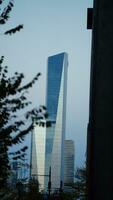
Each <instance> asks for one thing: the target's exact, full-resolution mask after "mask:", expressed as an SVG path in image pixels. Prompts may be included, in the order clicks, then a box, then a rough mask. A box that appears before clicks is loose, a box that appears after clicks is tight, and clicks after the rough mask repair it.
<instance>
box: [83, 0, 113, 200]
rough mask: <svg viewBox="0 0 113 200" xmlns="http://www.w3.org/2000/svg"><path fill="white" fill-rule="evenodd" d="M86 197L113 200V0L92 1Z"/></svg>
mask: <svg viewBox="0 0 113 200" xmlns="http://www.w3.org/2000/svg"><path fill="white" fill-rule="evenodd" d="M92 34H93V35H92V56H91V83H90V113H89V125H88V147H87V148H88V150H87V158H88V159H87V161H88V165H87V169H88V200H113V0H94V10H93V30H92Z"/></svg>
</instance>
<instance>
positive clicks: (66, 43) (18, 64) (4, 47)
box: [0, 0, 93, 166]
mask: <svg viewBox="0 0 113 200" xmlns="http://www.w3.org/2000/svg"><path fill="white" fill-rule="evenodd" d="M92 2H93V1H92V0H87V1H84V2H83V1H82V0H80V1H75V0H67V1H64V0H62V1H60V0H58V1H52V0H50V1H49V2H48V1H46V2H45V1H44V0H33V1H32V4H31V2H30V1H27V0H25V1H24V2H23V1H22V0H20V1H19V2H18V1H16V2H15V6H14V9H13V11H12V13H11V17H10V19H9V22H8V23H7V25H6V29H7V28H11V27H13V26H15V25H17V24H18V23H21V24H24V29H23V30H22V31H20V33H17V34H15V35H14V36H7V37H5V36H2V34H1V37H0V42H1V48H0V50H1V54H2V55H4V56H5V63H6V65H8V66H9V69H10V71H11V74H12V73H13V72H15V71H19V72H23V73H24V74H25V81H26V82H27V81H29V80H30V79H32V77H33V76H34V75H35V74H36V73H37V72H41V73H42V76H41V77H40V78H39V81H38V82H37V83H36V85H35V86H34V87H33V89H32V90H31V91H30V94H29V96H28V97H29V99H31V101H32V102H33V105H34V106H38V105H42V104H44V105H45V98H44V94H45V85H46V81H45V80H46V62H47V57H48V56H50V55H54V54H57V53H58V52H63V51H66V52H67V53H68V55H69V64H70V66H69V72H68V74H69V76H68V80H69V81H68V82H69V84H68V95H67V125H66V135H67V137H68V138H73V139H74V141H75V144H76V154H77V156H76V166H81V165H83V162H84V161H85V153H86V133H87V122H88V107H89V77H90V49H91V32H90V31H87V30H86V23H87V8H88V7H92ZM20 13H21V14H20ZM4 29H5V26H4ZM12 44H13V45H12ZM25 81H24V82H25ZM72 100H73V101H72ZM83 102H84V103H83ZM26 140H27V143H29V144H30V141H29V139H26ZM80 146H82V147H83V148H80Z"/></svg>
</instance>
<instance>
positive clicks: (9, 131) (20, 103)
mask: <svg viewBox="0 0 113 200" xmlns="http://www.w3.org/2000/svg"><path fill="white" fill-rule="evenodd" d="M3 60H4V58H3V57H2V58H1V59H0V163H1V164H0V186H1V185H2V187H4V186H6V182H7V177H8V174H9V170H10V165H9V157H8V150H9V147H11V146H12V145H16V144H19V143H21V142H22V141H23V140H24V138H25V136H26V134H28V133H29V132H30V131H31V130H32V129H33V119H34V118H37V120H38V123H39V124H40V125H41V121H40V120H41V119H42V118H44V119H45V118H46V117H47V114H46V109H45V107H44V106H40V108H39V109H32V110H27V111H26V109H27V107H28V106H29V105H30V104H31V102H30V101H28V100H27V97H26V94H27V92H28V90H29V89H30V88H31V87H32V86H33V84H34V83H35V82H36V81H37V80H38V77H39V76H40V73H38V74H37V75H36V76H35V77H34V78H33V80H32V81H30V82H29V83H27V84H26V85H23V86H22V80H23V79H24V75H23V74H22V73H17V72H16V73H15V74H14V76H12V77H9V76H8V67H7V66H3ZM19 112H21V113H23V112H24V114H22V115H21V116H20V117H19ZM22 150H23V153H22V152H21V154H20V155H19V151H17V152H15V153H14V157H13V159H15V160H16V159H18V158H22V157H24V155H25V153H24V150H25V149H21V151H22Z"/></svg>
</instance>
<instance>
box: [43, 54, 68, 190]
mask: <svg viewBox="0 0 113 200" xmlns="http://www.w3.org/2000/svg"><path fill="white" fill-rule="evenodd" d="M67 68H68V56H67V53H61V54H58V55H55V56H51V57H49V58H48V70H47V94H46V105H47V111H48V114H49V120H50V121H51V123H52V126H51V127H50V128H47V130H46V154H45V173H46V174H47V173H48V171H49V168H50V166H51V181H52V188H53V190H54V189H55V188H59V187H60V182H61V181H63V180H64V140H65V120H66V93H67ZM45 187H47V179H45Z"/></svg>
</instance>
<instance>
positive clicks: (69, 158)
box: [64, 140, 75, 185]
mask: <svg viewBox="0 0 113 200" xmlns="http://www.w3.org/2000/svg"><path fill="white" fill-rule="evenodd" d="M74 152H75V148H74V141H73V140H65V145H64V185H68V184H72V183H74V160H75V159H74V157H75V156H74V155H75V153H74Z"/></svg>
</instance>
